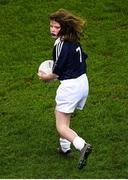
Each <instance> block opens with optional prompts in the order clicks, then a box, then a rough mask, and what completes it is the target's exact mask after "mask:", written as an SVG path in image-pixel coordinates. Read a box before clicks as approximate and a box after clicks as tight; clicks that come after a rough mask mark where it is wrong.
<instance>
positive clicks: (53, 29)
mask: <svg viewBox="0 0 128 180" xmlns="http://www.w3.org/2000/svg"><path fill="white" fill-rule="evenodd" d="M60 29H61V27H60V24H59V23H58V22H56V21H50V33H51V35H52V37H53V38H55V39H56V38H58V33H59V32H60Z"/></svg>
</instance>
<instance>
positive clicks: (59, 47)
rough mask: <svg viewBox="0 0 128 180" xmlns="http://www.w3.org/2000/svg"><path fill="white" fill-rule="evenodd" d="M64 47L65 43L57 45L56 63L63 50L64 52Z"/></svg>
mask: <svg viewBox="0 0 128 180" xmlns="http://www.w3.org/2000/svg"><path fill="white" fill-rule="evenodd" d="M62 46H63V42H59V43H58V44H57V45H56V62H57V60H58V58H59V55H60V53H61V50H62Z"/></svg>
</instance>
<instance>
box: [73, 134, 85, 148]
mask: <svg viewBox="0 0 128 180" xmlns="http://www.w3.org/2000/svg"><path fill="white" fill-rule="evenodd" d="M85 143H86V142H85V140H84V139H82V138H81V137H79V136H77V137H76V138H75V139H74V140H73V145H74V146H75V148H76V149H78V150H79V151H81V149H82V148H83V147H84V145H85Z"/></svg>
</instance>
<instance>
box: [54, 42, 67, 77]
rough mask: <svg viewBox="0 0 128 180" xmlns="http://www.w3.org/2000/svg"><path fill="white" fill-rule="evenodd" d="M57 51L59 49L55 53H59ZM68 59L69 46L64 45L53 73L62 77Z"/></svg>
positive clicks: (55, 62)
mask: <svg viewBox="0 0 128 180" xmlns="http://www.w3.org/2000/svg"><path fill="white" fill-rule="evenodd" d="M57 51H58V49H56V52H55V53H57ZM67 57H68V46H67V45H66V43H63V46H62V48H61V51H60V54H59V56H58V57H57V56H56V60H55V61H54V66H53V73H55V74H57V75H58V76H60V75H61V74H62V73H63V70H64V66H65V63H66V59H67Z"/></svg>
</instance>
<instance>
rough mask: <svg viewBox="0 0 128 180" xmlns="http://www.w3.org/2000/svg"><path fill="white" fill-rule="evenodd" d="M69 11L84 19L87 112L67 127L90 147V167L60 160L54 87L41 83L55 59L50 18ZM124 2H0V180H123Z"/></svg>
mask: <svg viewBox="0 0 128 180" xmlns="http://www.w3.org/2000/svg"><path fill="white" fill-rule="evenodd" d="M62 7H63V8H66V9H68V10H71V11H72V12H74V13H75V14H77V15H80V16H83V17H85V18H86V19H87V22H88V27H87V29H86V31H85V38H84V39H82V42H81V43H82V45H83V48H84V50H85V51H86V52H87V54H88V55H89V58H88V78H89V82H90V94H89V97H88V101H87V108H85V109H84V110H83V111H76V112H75V114H74V115H73V120H72V127H73V128H74V129H75V130H76V131H77V132H78V133H79V134H80V135H81V136H82V137H84V138H85V139H86V140H87V142H90V143H91V144H92V145H93V153H92V154H91V156H90V157H89V161H88V165H87V167H86V168H85V169H83V170H82V171H79V170H78V169H77V168H76V167H77V162H78V158H79V153H78V152H77V151H76V150H75V149H74V148H73V153H74V158H73V160H67V159H64V158H63V157H60V156H58V154H57V153H56V148H57V146H58V134H57V132H56V129H55V118H54V106H55V101H54V97H55V93H56V89H57V87H58V85H59V82H55V83H48V84H47V83H42V82H40V81H39V80H38V77H37V74H36V73H37V69H38V66H39V64H40V63H41V62H42V61H43V60H45V59H50V58H51V57H52V47H53V43H54V41H53V40H52V39H51V37H50V35H49V21H48V15H49V14H50V13H51V12H53V11H55V10H57V9H58V8H62ZM127 7H128V1H127V0H125V1H123V0H116V1H115V0H107V1H106V0H95V1H94V0H68V1H66V0H56V1H53V0H47V1H46V0H37V1H35V0H0V72H1V76H0V83H1V89H0V94H1V101H0V102H1V118H0V178H43V179H44V178H51V179H52V178H60V179H61V178H74V179H75V178H78V179H82V178H84V179H87V178H99V179H101V178H110V179H112V178H126V177H128V153H127V151H128V148H127V142H128V138H127V137H128V135H127V134H128V133H127V131H128V122H127V119H128V116H127V114H128V105H127V102H128V101H127V99H128V94H127V91H128V86H127V84H128V78H127V69H128V63H127V60H128V43H127V42H128V9H127Z"/></svg>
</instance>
